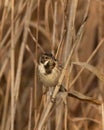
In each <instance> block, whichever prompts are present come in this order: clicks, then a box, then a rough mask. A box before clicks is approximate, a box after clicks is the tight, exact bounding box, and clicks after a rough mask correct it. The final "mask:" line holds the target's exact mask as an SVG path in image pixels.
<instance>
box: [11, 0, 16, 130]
mask: <svg viewBox="0 0 104 130" xmlns="http://www.w3.org/2000/svg"><path fill="white" fill-rule="evenodd" d="M11 9H12V11H11V130H14V77H15V71H14V69H15V60H14V58H15V57H14V53H15V50H14V0H12V2H11Z"/></svg>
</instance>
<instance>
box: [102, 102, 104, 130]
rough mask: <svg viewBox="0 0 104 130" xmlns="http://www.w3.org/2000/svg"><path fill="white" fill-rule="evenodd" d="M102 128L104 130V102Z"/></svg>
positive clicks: (103, 105)
mask: <svg viewBox="0 0 104 130" xmlns="http://www.w3.org/2000/svg"><path fill="white" fill-rule="evenodd" d="M102 130H104V104H103V103H102Z"/></svg>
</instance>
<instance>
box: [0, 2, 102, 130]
mask: <svg viewBox="0 0 104 130" xmlns="http://www.w3.org/2000/svg"><path fill="white" fill-rule="evenodd" d="M87 16H88V17H87ZM85 17H87V20H86V21H85V23H83V19H84V18H85ZM103 21H104V1H103V0H10V1H9V0H0V130H38V127H39V123H40V119H42V117H41V115H42V113H43V110H45V111H47V108H46V102H47V97H46V95H43V94H42V93H43V90H42V84H41V83H40V81H39V79H38V72H37V65H38V64H37V62H38V58H39V56H40V55H41V54H42V53H43V52H52V53H54V54H55V55H56V57H57V58H58V60H59V62H60V63H61V64H62V65H63V66H64V65H65V63H66V61H67V58H68V56H69V55H70V52H71V50H72V48H73V45H74V43H75V41H76V39H77V37H78V31H79V30H80V28H81V27H82V26H81V25H83V27H82V30H81V32H80V35H79V38H78V39H80V40H79V43H78V44H77V46H76V47H75V48H74V49H73V54H72V56H71V59H70V65H69V67H68V69H67V73H66V74H65V78H64V81H63V83H64V85H65V87H66V88H67V89H69V88H70V89H74V90H77V91H79V92H81V93H83V94H85V95H87V96H91V97H94V98H95V99H98V100H101V101H103V100H104V85H103V82H104V80H103V79H104V76H103V74H104V31H103V30H104V22H103ZM73 62H79V63H80V62H84V63H85V67H83V65H81V66H77V65H73V64H72V63H73ZM88 63H89V64H91V65H93V66H94V67H95V69H91V68H90V67H89V66H87V65H88ZM85 68H86V69H85ZM90 69H91V70H90ZM89 70H90V71H89ZM96 72H97V73H96ZM98 72H101V73H102V80H100V79H101V77H100V76H101V75H100V74H99V73H98ZM76 76H77V78H76ZM44 108H45V109H44ZM103 115H104V114H103V111H102V109H101V106H96V105H94V104H91V103H89V102H87V103H86V102H82V101H79V100H77V99H73V98H68V99H67V104H66V105H65V104H64V103H63V101H60V102H59V103H58V104H57V103H56V104H54V105H53V107H52V109H51V111H50V113H49V115H48V118H47V119H46V120H45V123H44V125H43V126H42V130H104V123H103V122H102V121H103V120H104V118H102V117H103Z"/></svg>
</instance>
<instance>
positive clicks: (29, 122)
mask: <svg viewBox="0 0 104 130" xmlns="http://www.w3.org/2000/svg"><path fill="white" fill-rule="evenodd" d="M32 94H33V89H32V88H30V107H29V121H28V130H31V123H32V105H33V95H32Z"/></svg>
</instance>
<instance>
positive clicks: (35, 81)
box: [34, 0, 40, 124]
mask: <svg viewBox="0 0 104 130" xmlns="http://www.w3.org/2000/svg"><path fill="white" fill-rule="evenodd" d="M37 2H38V4H37V5H38V6H37V27H36V48H35V59H36V61H37V55H38V39H39V21H40V19H39V18H40V0H38V1H37ZM34 87H35V89H34V94H35V95H34V101H35V118H34V120H35V124H36V121H37V108H38V107H37V102H38V99H37V98H38V97H37V92H38V88H37V64H36V65H35V75H34Z"/></svg>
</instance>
